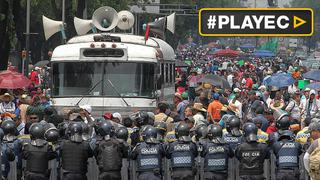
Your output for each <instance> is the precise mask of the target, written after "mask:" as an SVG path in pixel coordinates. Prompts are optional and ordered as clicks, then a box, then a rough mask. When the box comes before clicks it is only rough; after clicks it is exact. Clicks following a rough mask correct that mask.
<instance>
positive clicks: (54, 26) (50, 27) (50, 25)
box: [42, 16, 64, 40]
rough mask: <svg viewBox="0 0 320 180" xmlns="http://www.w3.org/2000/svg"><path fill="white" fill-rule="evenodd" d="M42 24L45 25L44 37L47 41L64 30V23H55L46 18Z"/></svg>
mask: <svg viewBox="0 0 320 180" xmlns="http://www.w3.org/2000/svg"><path fill="white" fill-rule="evenodd" d="M42 23H43V30H44V36H45V38H46V40H48V39H49V38H50V37H51V36H52V35H54V34H55V33H57V32H59V31H61V30H63V28H64V27H63V22H62V21H55V20H52V19H49V18H47V17H45V16H42Z"/></svg>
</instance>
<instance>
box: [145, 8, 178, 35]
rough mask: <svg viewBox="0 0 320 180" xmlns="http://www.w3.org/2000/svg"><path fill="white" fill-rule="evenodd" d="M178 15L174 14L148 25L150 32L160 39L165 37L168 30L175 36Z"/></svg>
mask: <svg viewBox="0 0 320 180" xmlns="http://www.w3.org/2000/svg"><path fill="white" fill-rule="evenodd" d="M175 19H176V13H172V14H170V15H169V16H166V17H160V18H158V19H157V20H156V21H154V22H151V23H148V25H149V27H150V32H153V33H156V34H157V35H158V36H159V37H160V38H162V39H163V38H164V37H165V32H166V30H169V31H170V32H172V33H173V34H174V31H175Z"/></svg>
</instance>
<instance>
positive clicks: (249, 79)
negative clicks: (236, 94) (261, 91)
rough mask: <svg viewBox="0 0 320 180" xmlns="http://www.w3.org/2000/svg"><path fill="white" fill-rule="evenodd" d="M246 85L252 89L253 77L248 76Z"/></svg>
mask: <svg viewBox="0 0 320 180" xmlns="http://www.w3.org/2000/svg"><path fill="white" fill-rule="evenodd" d="M246 86H247V87H248V89H251V88H252V86H253V81H252V79H251V78H247V79H246Z"/></svg>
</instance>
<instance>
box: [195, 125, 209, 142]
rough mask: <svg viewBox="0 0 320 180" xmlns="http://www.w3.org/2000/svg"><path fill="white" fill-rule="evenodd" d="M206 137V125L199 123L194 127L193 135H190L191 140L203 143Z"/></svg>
mask: <svg viewBox="0 0 320 180" xmlns="http://www.w3.org/2000/svg"><path fill="white" fill-rule="evenodd" d="M206 138H207V125H205V124H200V125H198V126H197V127H196V131H195V135H194V136H193V137H192V141H193V142H199V143H204V142H205V141H206Z"/></svg>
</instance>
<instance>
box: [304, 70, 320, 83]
mask: <svg viewBox="0 0 320 180" xmlns="http://www.w3.org/2000/svg"><path fill="white" fill-rule="evenodd" d="M303 77H304V78H306V79H312V80H315V81H320V70H311V71H309V72H306V73H305V74H303Z"/></svg>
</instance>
